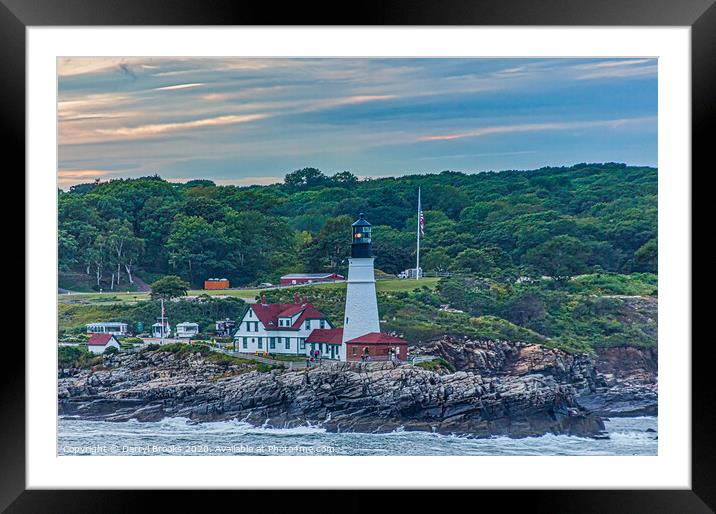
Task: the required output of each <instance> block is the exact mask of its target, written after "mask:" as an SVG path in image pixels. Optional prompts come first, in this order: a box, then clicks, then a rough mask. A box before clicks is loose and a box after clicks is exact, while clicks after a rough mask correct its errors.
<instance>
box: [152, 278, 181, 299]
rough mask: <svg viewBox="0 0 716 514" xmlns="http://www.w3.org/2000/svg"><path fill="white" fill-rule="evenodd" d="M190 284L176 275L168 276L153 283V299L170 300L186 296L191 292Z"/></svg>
mask: <svg viewBox="0 0 716 514" xmlns="http://www.w3.org/2000/svg"><path fill="white" fill-rule="evenodd" d="M189 287H190V286H189V284H188V283H187V282H185V281H184V280H182V279H181V277H177V276H176V275H167V276H166V277H162V278H160V279H159V280H157V281H155V282H152V284H151V288H152V293H151V295H152V298H153V299H159V298H163V299H165V300H170V299H172V298H178V297H180V296H186V295H187V291H188V290H189Z"/></svg>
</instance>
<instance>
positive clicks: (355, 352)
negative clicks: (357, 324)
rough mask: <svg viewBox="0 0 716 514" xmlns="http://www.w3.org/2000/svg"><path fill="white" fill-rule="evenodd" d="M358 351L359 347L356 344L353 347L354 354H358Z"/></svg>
mask: <svg viewBox="0 0 716 514" xmlns="http://www.w3.org/2000/svg"><path fill="white" fill-rule="evenodd" d="M357 352H358V349H357V348H356V347H355V346H354V347H353V355H358V353H357Z"/></svg>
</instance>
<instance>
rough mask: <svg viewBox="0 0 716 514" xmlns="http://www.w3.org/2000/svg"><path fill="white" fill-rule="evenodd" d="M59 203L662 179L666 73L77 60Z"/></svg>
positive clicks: (578, 62)
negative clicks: (100, 189)
mask: <svg viewBox="0 0 716 514" xmlns="http://www.w3.org/2000/svg"><path fill="white" fill-rule="evenodd" d="M58 75H59V76H58V87H59V97H58V118H59V163H58V164H59V180H60V187H63V188H67V187H68V186H70V185H72V184H76V183H80V182H88V181H92V180H94V179H95V178H100V179H102V180H106V179H109V178H114V177H138V176H143V175H148V174H154V173H158V174H159V175H161V176H162V177H163V178H165V179H169V180H177V181H184V180H189V179H193V178H208V179H212V180H214V181H215V182H216V183H218V184H237V185H244V184H265V183H271V182H276V181H280V180H281V179H282V178H283V176H284V175H285V174H286V173H287V172H290V171H293V170H295V169H298V168H303V167H306V166H311V167H317V168H320V169H322V170H323V171H325V172H326V173H329V174H332V173H335V172H337V171H343V170H350V171H352V172H353V173H355V174H356V175H358V176H361V177H363V176H385V175H403V174H406V173H427V172H439V171H442V170H446V169H450V170H458V171H466V172H476V171H485V170H501V169H529V168H537V167H541V166H548V165H570V164H575V163H579V162H604V161H617V162H626V163H628V164H641V165H654V166H655V165H656V164H657V62H656V60H655V59H335V58H334V59H246V58H236V59H228V58H62V59H59V61H58Z"/></svg>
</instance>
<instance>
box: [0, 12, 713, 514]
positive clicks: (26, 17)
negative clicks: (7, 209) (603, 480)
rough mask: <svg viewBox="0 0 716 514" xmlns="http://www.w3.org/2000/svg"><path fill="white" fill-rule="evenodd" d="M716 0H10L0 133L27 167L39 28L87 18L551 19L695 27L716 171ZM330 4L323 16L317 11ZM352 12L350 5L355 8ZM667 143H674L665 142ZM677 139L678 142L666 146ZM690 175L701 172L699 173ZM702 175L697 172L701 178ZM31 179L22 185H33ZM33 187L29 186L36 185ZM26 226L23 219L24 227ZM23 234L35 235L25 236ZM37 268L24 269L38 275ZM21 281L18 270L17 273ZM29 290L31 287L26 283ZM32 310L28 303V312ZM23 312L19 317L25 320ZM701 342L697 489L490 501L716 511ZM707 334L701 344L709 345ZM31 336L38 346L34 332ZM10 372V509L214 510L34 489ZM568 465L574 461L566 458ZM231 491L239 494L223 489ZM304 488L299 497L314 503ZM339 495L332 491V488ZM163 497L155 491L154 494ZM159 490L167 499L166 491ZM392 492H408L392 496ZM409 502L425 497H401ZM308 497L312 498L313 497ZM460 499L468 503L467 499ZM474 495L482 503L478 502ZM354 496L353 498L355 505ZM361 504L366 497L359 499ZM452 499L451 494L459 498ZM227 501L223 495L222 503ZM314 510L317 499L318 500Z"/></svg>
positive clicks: (3, 454) (697, 119) (260, 21)
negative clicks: (33, 33)
mask: <svg viewBox="0 0 716 514" xmlns="http://www.w3.org/2000/svg"><path fill="white" fill-rule="evenodd" d="M714 1H715V0H621V1H620V0H541V1H539V2H536V1H534V0H531V1H530V0H499V1H495V0H492V1H467V0H450V1H443V2H428V1H425V0H420V1H414V2H411V3H408V2H398V1H395V0H390V1H388V0H382V1H381V2H369V3H361V4H353V3H352V4H347V3H346V4H336V5H335V9H334V10H326V8H325V7H324V6H320V7H319V6H318V5H317V6H315V7H311V6H310V5H307V4H304V3H294V4H285V5H283V4H276V5H267V4H263V5H260V4H257V3H250V4H249V3H239V2H236V1H235V0H234V1H230V0H204V1H203V2H198V1H189V0H141V1H139V0H123V1H117V0H34V1H32V2H30V1H27V0H0V62H2V66H1V67H0V73H1V74H2V80H0V105H2V117H1V118H0V130H1V131H2V141H3V142H5V143H6V152H5V156H6V158H7V157H15V159H12V160H11V161H8V162H15V163H17V164H16V165H15V166H16V167H17V168H16V169H20V167H22V169H24V163H25V150H24V148H25V145H24V144H23V143H24V138H25V109H26V107H25V66H26V62H25V59H26V56H25V50H26V39H25V28H26V27H28V26H63V25H67V26H71V25H75V26H84V25H100V26H111V25H154V26H156V25H338V26H342V25H346V24H347V22H350V24H351V25H502V26H504V25H546V26H570V25H572V26H575V25H576V26H598V25H606V26H689V27H691V43H692V47H691V50H692V56H691V71H692V163H693V164H692V167H693V168H696V167H697V166H699V167H702V168H704V169H703V171H704V172H708V171H709V168H708V166H707V159H708V158H710V157H711V147H712V146H713V143H712V142H711V141H710V140H709V139H710V134H711V133H712V130H709V129H713V128H714V124H715V121H714V120H716V100H715V97H716V93H715V92H716V6H715V5H714ZM278 5H280V8H278V7H277V6H278ZM318 13H320V14H318ZM344 13H345V14H344ZM660 144H665V143H664V142H660ZM667 144H668V143H667ZM711 160H713V158H711ZM684 172H688V173H691V171H690V170H684ZM692 176H693V175H692ZM20 187H21V188H23V187H24V186H23V185H22V182H21V183H20ZM26 193H27V194H29V192H26ZM17 228H18V229H19V227H17ZM18 238H19V239H18V241H22V240H23V239H24V235H18ZM28 271H29V270H27V269H26V270H25V272H26V273H27V272H28ZM16 280H17V279H16ZM15 287H16V289H17V290H18V291H19V290H22V289H21V288H22V286H21V285H19V284H17V285H15ZM25 316H27V312H26V313H25ZM18 319H19V318H18ZM696 343H697V344H692V345H691V351H692V405H691V407H692V408H691V412H692V420H691V421H692V453H691V463H692V475H691V478H692V488H691V489H690V490H616V491H604V490H589V491H551V490H550V491H501V492H500V491H480V492H478V493H475V495H479V496H480V498H479V504H477V505H481V506H487V505H489V504H490V503H492V502H491V501H490V500H492V501H497V502H501V503H498V505H499V504H503V505H505V503H502V502H504V501H505V500H508V501H509V504H510V507H511V508H510V510H513V509H514V508H515V507H516V505H522V506H523V507H525V508H529V510H530V511H532V512H612V511H617V512H618V511H625V512H650V513H655V512H713V511H714V510H713V509H715V508H716V487H715V485H716V472H715V469H716V467H715V466H714V462H716V445H715V443H714V430H713V428H712V427H713V426H714V421H715V420H714V400H715V399H716V398H714V396H715V395H714V390H713V382H712V381H711V378H710V375H711V374H712V371H711V370H710V369H709V367H710V366H711V364H710V363H711V360H710V359H709V358H708V354H709V350H710V348H709V347H710V345H711V344H712V342H711V340H710V338H706V340H701V341H696ZM699 343H700V344H699ZM26 344H31V342H30V341H26ZM3 355H4V357H5V358H4V360H5V362H8V361H10V362H12V363H13V365H12V366H9V365H6V366H4V369H3V373H2V376H1V377H0V383H1V384H2V386H1V388H0V406H1V407H2V416H1V418H0V419H1V420H2V422H0V468H1V469H2V471H1V472H0V509H5V508H6V509H7V512H85V511H90V510H91V511H93V512H129V511H133V510H138V509H139V510H141V506H142V505H147V501H149V500H150V499H151V500H156V499H159V500H160V501H162V503H163V507H164V508H165V509H169V508H171V507H170V505H169V504H176V505H180V506H181V509H180V510H181V511H185V510H189V509H192V510H193V509H194V508H205V507H206V505H207V504H206V503H205V499H204V498H203V495H200V494H199V493H196V492H189V491H156V492H150V491H135V492H127V491H117V490H115V491H82V493H81V494H78V492H77V491H67V490H45V491H40V490H26V487H25V471H26V468H25V355H24V350H23V348H22V347H21V346H20V345H12V346H7V347H6V348H5V349H4V354H3ZM567 465H569V464H567ZM215 494H217V495H220V496H222V497H224V498H226V499H227V500H228V499H229V495H234V494H236V493H230V492H217V493H215ZM238 494H241V498H242V500H241V501H242V504H243V505H244V506H248V505H249V503H253V502H254V501H259V502H261V501H263V502H266V501H267V497H266V493H265V492H264V493H262V492H246V491H245V492H241V493H238ZM312 494H314V493H311V492H306V491H304V492H301V491H293V492H291V495H292V500H291V501H292V502H295V504H296V505H299V506H300V505H312V501H313V500H310V499H309V498H307V497H306V495H312ZM339 494H340V492H331V493H330V494H327V495H324V494H323V493H321V498H322V501H328V502H331V503H330V504H332V505H334V506H338V507H340V508H342V509H348V510H357V509H358V507H359V505H357V503H356V502H352V501H348V502H346V501H345V497H344V499H341V498H340V497H338V495H339ZM334 495H335V496H336V497H333V496H334ZM150 497H152V498H150ZM155 497H158V498H155ZM393 498H397V497H396V496H395V495H393ZM399 498H400V502H401V506H402V508H407V504H408V503H410V502H411V499H412V500H414V499H416V498H417V499H419V500H420V501H421V502H423V501H424V500H423V499H422V498H421V496H420V495H417V496H416V495H413V494H407V495H403V494H401V495H400V496H399ZM306 501H308V503H304V502H306ZM458 501H459V500H458ZM470 501H473V500H470ZM347 503H348V505H346V504H347ZM358 503H361V502H358ZM450 503H452V499H451V500H450ZM215 505H217V506H218V503H215ZM314 507H315V508H317V507H316V506H315V505H314Z"/></svg>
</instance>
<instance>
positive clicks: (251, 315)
mask: <svg viewBox="0 0 716 514" xmlns="http://www.w3.org/2000/svg"><path fill="white" fill-rule="evenodd" d="M253 317H254V310H253V309H249V318H253Z"/></svg>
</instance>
